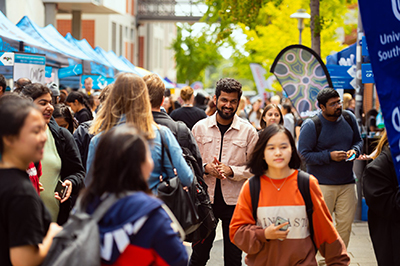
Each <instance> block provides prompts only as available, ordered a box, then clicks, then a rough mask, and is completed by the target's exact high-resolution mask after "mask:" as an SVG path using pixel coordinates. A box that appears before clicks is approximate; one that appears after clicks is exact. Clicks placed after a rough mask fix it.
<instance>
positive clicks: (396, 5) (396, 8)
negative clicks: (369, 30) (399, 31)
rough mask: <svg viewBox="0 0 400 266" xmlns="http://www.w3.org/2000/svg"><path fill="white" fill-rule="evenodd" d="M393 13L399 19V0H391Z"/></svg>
mask: <svg viewBox="0 0 400 266" xmlns="http://www.w3.org/2000/svg"><path fill="white" fill-rule="evenodd" d="M392 9H393V14H394V16H395V17H396V18H397V20H399V21H400V0H392Z"/></svg>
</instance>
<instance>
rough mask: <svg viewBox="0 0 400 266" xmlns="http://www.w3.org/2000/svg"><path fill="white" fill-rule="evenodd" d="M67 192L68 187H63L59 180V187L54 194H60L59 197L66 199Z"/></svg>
mask: <svg viewBox="0 0 400 266" xmlns="http://www.w3.org/2000/svg"><path fill="white" fill-rule="evenodd" d="M67 191H68V186H65V187H64V186H63V182H62V181H61V180H58V182H57V186H56V189H55V190H54V192H58V195H59V196H60V198H62V199H63V198H64V197H65V195H67Z"/></svg>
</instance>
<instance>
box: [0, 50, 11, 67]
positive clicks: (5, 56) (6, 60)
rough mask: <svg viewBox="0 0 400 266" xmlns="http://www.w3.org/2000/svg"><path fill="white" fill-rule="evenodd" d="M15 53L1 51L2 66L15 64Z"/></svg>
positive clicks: (0, 61)
mask: <svg viewBox="0 0 400 266" xmlns="http://www.w3.org/2000/svg"><path fill="white" fill-rule="evenodd" d="M13 65H14V53H7V52H6V53H0V66H13Z"/></svg>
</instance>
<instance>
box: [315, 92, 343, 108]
mask: <svg viewBox="0 0 400 266" xmlns="http://www.w3.org/2000/svg"><path fill="white" fill-rule="evenodd" d="M337 97H340V95H339V93H338V92H337V91H336V90H335V89H332V88H325V89H322V90H321V91H320V92H318V94H317V100H318V107H319V108H321V106H320V105H321V104H322V105H323V106H325V107H326V103H327V102H328V101H329V99H331V98H337Z"/></svg>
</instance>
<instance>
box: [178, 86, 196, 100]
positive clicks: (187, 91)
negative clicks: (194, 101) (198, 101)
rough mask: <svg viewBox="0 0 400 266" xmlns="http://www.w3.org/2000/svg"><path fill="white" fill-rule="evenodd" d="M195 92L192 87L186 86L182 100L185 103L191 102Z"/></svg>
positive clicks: (182, 92) (183, 89)
mask: <svg viewBox="0 0 400 266" xmlns="http://www.w3.org/2000/svg"><path fill="white" fill-rule="evenodd" d="M193 93H194V90H193V89H192V88H191V87H190V86H185V87H183V88H182V89H181V98H182V100H183V101H185V102H186V101H189V100H190V98H192V96H193Z"/></svg>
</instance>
